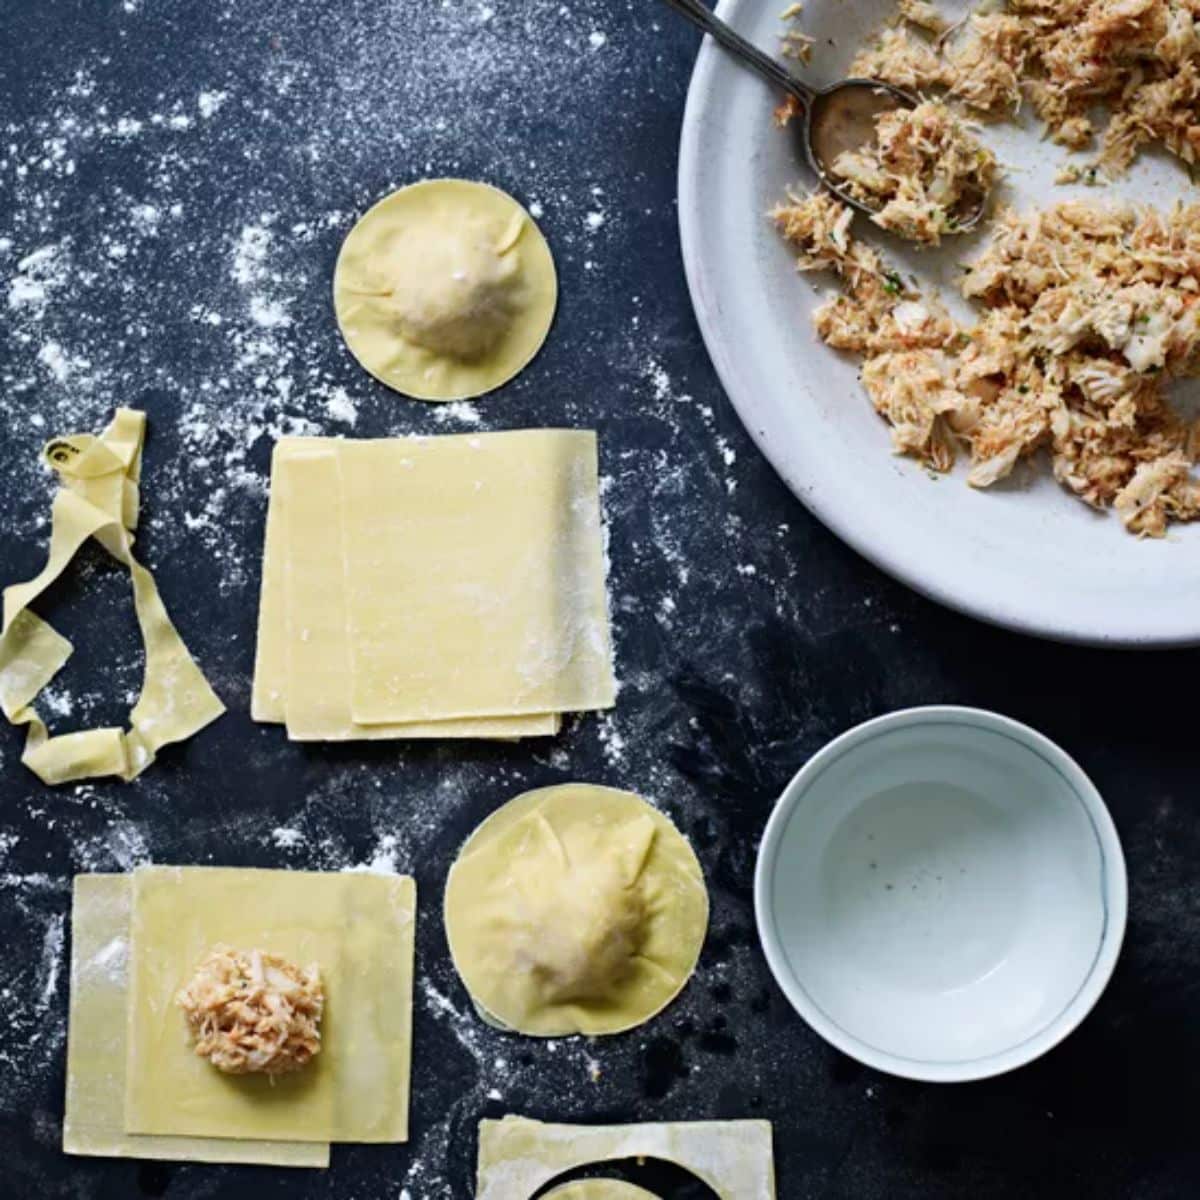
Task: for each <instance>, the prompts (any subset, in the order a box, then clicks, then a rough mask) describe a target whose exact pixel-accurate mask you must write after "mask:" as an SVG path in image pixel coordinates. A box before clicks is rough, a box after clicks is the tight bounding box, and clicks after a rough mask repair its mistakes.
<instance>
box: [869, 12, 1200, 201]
mask: <svg viewBox="0 0 1200 1200" xmlns="http://www.w3.org/2000/svg"><path fill="white" fill-rule="evenodd" d="M897 16H898V23H897V24H896V25H893V26H892V27H889V28H887V29H885V30H884V31H883V32H882V33H881V34H880V35H879V37H878V38H877V39H876V41H875V43H874V44H873V45H872V46H870V47H868V48H867V49H865V50H863V51H861V52H860V53H859V55H858V56H857V57H856V58H855V60H854V62H853V64H852V65H851V68H850V74H851V75H860V76H865V77H868V78H872V79H882V80H884V81H885V82H888V83H894V84H897V85H899V86H900V87H905V88H910V89H927V88H934V87H941V88H945V89H946V90H947V91H948V92H949V93H950V94H951V95H953V96H955V97H957V98H958V99H959V100H961V101H962V102H964V103H965V104H967V105H969V106H971V107H972V108H974V109H975V110H977V111H978V112H980V113H982V114H987V115H989V116H999V115H1003V114H1004V113H1006V112H1015V111H1016V110H1017V109H1018V108H1019V107H1020V105H1021V103H1022V100H1023V99H1024V98H1028V100H1029V101H1030V103H1031V104H1032V105H1033V107H1034V109H1035V111H1036V112H1037V114H1038V116H1039V117H1040V118H1041V119H1042V120H1043V121H1044V122H1046V124H1047V125H1048V126H1049V128H1050V131H1051V133H1052V135H1053V137H1054V139H1055V140H1056V141H1058V142H1060V143H1061V144H1062V145H1065V146H1068V147H1070V148H1072V149H1076V150H1081V149H1085V148H1086V147H1088V146H1089V145H1091V143H1092V140H1093V137H1094V135H1095V133H1096V132H1097V131H1096V128H1095V126H1094V124H1093V116H1092V114H1093V112H1094V110H1095V109H1096V107H1097V106H1099V105H1105V106H1107V107H1108V108H1109V110H1110V112H1111V119H1110V120H1109V122H1108V124H1107V126H1106V127H1105V129H1104V131H1103V135H1102V138H1101V145H1100V154H1099V156H1098V159H1097V162H1096V169H1100V170H1102V171H1103V172H1104V173H1105V174H1106V175H1107V176H1109V177H1116V176H1118V175H1121V174H1122V173H1124V171H1126V170H1127V169H1128V167H1129V165H1130V164H1131V163H1132V162H1133V160H1134V159H1135V158H1136V157H1137V155H1138V152H1139V151H1140V150H1141V148H1142V147H1143V146H1147V145H1152V144H1161V145H1163V146H1165V147H1166V148H1167V149H1168V150H1169V151H1171V153H1172V154H1175V155H1177V156H1178V157H1179V158H1180V159H1182V160H1183V162H1184V163H1186V164H1187V165H1188V166H1189V167H1191V166H1194V165H1195V164H1196V161H1197V157H1198V156H1200V0H1007V3H1006V4H1005V5H1004V7H1003V9H1002V10H1001V11H998V12H994V11H989V12H977V13H976V14H974V15H973V16H971V17H970V19H969V20H967V21H965V22H963V23H962V25H961V26H959V27H953V28H947V27H945V25H944V22H941V20H940V16H939V14H938V12H937V10H936V9H935V8H933V6H931V5H929V4H927V3H923V2H914V0H902V2H901V4H900V7H899V11H898V14H897ZM1074 177H1077V174H1076V173H1074V172H1069V173H1068V174H1067V175H1066V176H1065V178H1068V179H1069V178H1074Z"/></svg>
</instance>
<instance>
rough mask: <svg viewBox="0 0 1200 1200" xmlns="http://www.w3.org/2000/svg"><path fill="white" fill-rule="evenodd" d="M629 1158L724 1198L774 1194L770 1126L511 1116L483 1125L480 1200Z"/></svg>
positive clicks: (505, 1198) (747, 1199)
mask: <svg viewBox="0 0 1200 1200" xmlns="http://www.w3.org/2000/svg"><path fill="white" fill-rule="evenodd" d="M625 1158H661V1159H663V1160H665V1161H667V1162H673V1163H678V1164H679V1166H681V1167H685V1168H687V1170H689V1171H691V1172H692V1173H693V1174H695V1175H697V1176H699V1177H700V1179H702V1180H703V1181H704V1182H705V1183H707V1184H708V1186H709V1187H711V1188H712V1189H713V1191H714V1192H716V1193H717V1195H718V1196H720V1197H721V1200H774V1197H775V1164H774V1155H773V1153H772V1149H771V1126H770V1124H769V1122H767V1121H672V1122H668V1123H666V1124H657V1123H656V1124H649V1123H648V1124H642V1125H551V1124H545V1123H543V1122H541V1121H531V1120H528V1119H527V1118H525V1117H505V1118H504V1119H503V1120H502V1121H481V1122H480V1123H479V1170H478V1175H477V1180H476V1191H475V1200H517V1197H520V1198H521V1200H526V1198H527V1197H531V1196H533V1195H534V1194H535V1193H536V1192H537V1190H538V1189H539V1188H541V1187H544V1186H545V1185H546V1184H548V1183H549V1182H550V1181H551V1180H552V1179H556V1178H558V1177H559V1176H561V1175H562V1174H564V1173H565V1172H567V1171H571V1170H574V1169H575V1168H576V1167H584V1166H589V1165H591V1164H593V1163H605V1162H613V1161H616V1160H618V1159H625ZM554 1194H555V1196H556V1197H557V1193H554Z"/></svg>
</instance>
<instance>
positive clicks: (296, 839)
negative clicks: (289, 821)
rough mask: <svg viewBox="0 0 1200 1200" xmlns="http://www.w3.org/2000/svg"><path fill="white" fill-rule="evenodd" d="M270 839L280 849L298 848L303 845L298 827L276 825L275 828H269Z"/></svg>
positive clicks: (302, 838) (302, 835)
mask: <svg viewBox="0 0 1200 1200" xmlns="http://www.w3.org/2000/svg"><path fill="white" fill-rule="evenodd" d="M271 841H272V842H273V843H274V844H275V845H276V846H277V847H278V848H279V849H280V850H298V849H299V848H300V847H301V846H303V845H304V841H305V838H304V834H303V833H301V832H300V830H299V829H288V828H286V827H284V826H276V828H274V829H272V830H271Z"/></svg>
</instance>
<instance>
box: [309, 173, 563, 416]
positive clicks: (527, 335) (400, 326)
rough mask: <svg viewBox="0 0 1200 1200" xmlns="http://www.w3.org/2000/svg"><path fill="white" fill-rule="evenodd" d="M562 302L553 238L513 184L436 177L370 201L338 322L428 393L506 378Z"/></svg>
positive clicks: (344, 278) (356, 346)
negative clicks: (512, 191)
mask: <svg viewBox="0 0 1200 1200" xmlns="http://www.w3.org/2000/svg"><path fill="white" fill-rule="evenodd" d="M557 302H558V279H557V276H556V274H555V271H554V259H553V257H552V256H551V254H550V247H549V246H548V245H547V244H546V239H545V238H544V237H543V236H542V233H541V230H539V229H538V227H537V226H536V225H535V224H534V222H533V218H532V217H531V216H530V215H529V214H528V213H527V212H526V211H525V209H523V208H522V207H521V205H520V204H518V203H517V202H516V201H515V200H514V199H513V198H512V197H511V196H510V195H508V193H507V192H502V191H500V189H499V188H494V187H491V186H490V185H489V184H486V183H472V182H471V181H469V180H466V179H428V180H425V181H424V182H422V183H414V184H412V185H411V186H409V187H405V188H401V189H400V190H399V191H398V192H393V193H392V194H391V195H390V196H386V197H385V198H384V199H382V200H380V201H379V203H378V204H376V205H375V206H374V207H373V208H371V209H369V210H368V211H367V213H366V214H365V215H364V216H363V217H362V219H361V220H360V221H359V222H358V224H357V225H355V226H354V228H353V229H352V230H350V232H349V234H347V235H346V240H345V242H343V243H342V249H341V253H340V254H339V255H338V260H337V266H336V267H335V268H334V272H333V306H334V310H335V312H336V314H337V322H338V327H339V328H340V329H341V331H342V336H343V337H344V338H345V339H346V345H347V346H348V347H349V348H350V352H351V353H352V354H353V355H354V357H355V358H356V359H358V361H359V362H360V363H361V364H362V365H363V366H364V367H365V368H366V369H367V370H368V371H370V372H371V374H372V375H374V376H375V378H376V379H379V380H381V381H382V382H383V383H386V384H387V385H388V386H389V387H392V388H395V389H396V391H398V392H403V393H404V394H405V395H407V396H415V397H416V398H417V399H420V400H465V399H468V398H470V397H472V396H479V395H482V394H483V393H484V392H490V391H491V390H492V389H493V388H497V387H499V386H500V385H501V384H502V383H506V382H507V381H508V380H509V379H511V378H512V377H513V376H514V375H516V374H517V373H518V372H519V371H520V370H521V369H522V368H523V367H525V366H526V365H527V364H528V363H529V362H530V360H531V359H532V358H533V356H534V355H535V354H537V352H538V350H539V349H540V348H541V346H542V343H543V342H544V341H545V340H546V334H547V333H549V331H550V324H551V322H552V321H553V320H554V309H555V305H556V304H557Z"/></svg>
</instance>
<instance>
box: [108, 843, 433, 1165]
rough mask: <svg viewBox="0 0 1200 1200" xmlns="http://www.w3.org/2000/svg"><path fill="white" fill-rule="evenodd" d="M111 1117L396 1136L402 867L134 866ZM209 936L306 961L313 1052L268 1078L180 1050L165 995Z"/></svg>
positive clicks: (402, 1049)
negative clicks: (319, 986)
mask: <svg viewBox="0 0 1200 1200" xmlns="http://www.w3.org/2000/svg"><path fill="white" fill-rule="evenodd" d="M133 886H134V904H133V918H132V922H131V945H130V958H131V966H130V1004H129V1034H128V1066H127V1072H126V1094H125V1121H126V1128H127V1129H128V1130H129V1131H130V1132H132V1133H153V1134H172V1135H187V1136H196V1137H235V1138H236V1137H249V1138H268V1139H272V1140H279V1141H326V1140H328V1141H339V1142H402V1141H405V1140H407V1137H408V1087H409V1070H410V1055H411V1036H410V1035H411V1021H412V970H413V933H414V917H415V888H414V885H413V881H412V880H411V879H409V878H406V877H402V876H390V875H371V874H358V873H340V874H336V873H333V874H319V873H314V872H305V871H260V870H234V869H225V868H218V867H143V868H140V869H139V870H137V871H136V872H134V876H133ZM220 943H227V944H230V945H233V944H243V945H254V946H260V947H262V948H263V949H265V950H269V951H271V952H272V953H277V954H281V955H283V956H284V957H286V958H289V959H291V960H292V961H293V962H313V961H315V962H319V963H320V964H321V971H322V980H323V982H324V985H325V991H326V1000H327V1008H326V1011H325V1015H324V1020H323V1022H322V1049H321V1053H320V1054H319V1055H317V1057H316V1058H315V1059H313V1061H312V1062H311V1063H310V1064H309V1065H308V1066H307V1067H306V1068H305V1069H304V1070H303V1071H297V1072H295V1073H293V1074H290V1075H283V1076H276V1077H274V1078H268V1077H265V1076H263V1075H242V1076H229V1075H222V1074H220V1073H219V1072H217V1071H214V1070H212V1068H211V1067H209V1066H208V1065H207V1064H206V1063H205V1062H203V1061H201V1060H200V1059H199V1058H197V1057H196V1055H195V1054H193V1053H192V1051H191V1049H190V1047H189V1046H188V1044H187V1037H186V1031H185V1029H184V1027H183V1022H182V1021H181V1020H180V1016H179V1011H178V1009H177V1008H175V1006H174V1004H173V999H174V996H175V993H176V991H177V990H178V988H179V986H180V984H181V983H182V982H183V981H184V980H186V979H187V977H188V976H189V974H190V973H191V971H192V969H193V968H194V966H195V963H196V962H197V961H198V959H199V958H200V957H201V956H202V955H203V954H204V953H205V952H206V951H207V950H208V949H209V948H210V947H211V946H213V945H217V944H220Z"/></svg>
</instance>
